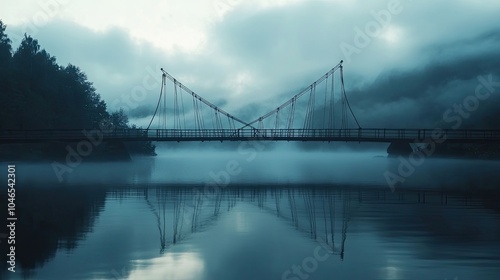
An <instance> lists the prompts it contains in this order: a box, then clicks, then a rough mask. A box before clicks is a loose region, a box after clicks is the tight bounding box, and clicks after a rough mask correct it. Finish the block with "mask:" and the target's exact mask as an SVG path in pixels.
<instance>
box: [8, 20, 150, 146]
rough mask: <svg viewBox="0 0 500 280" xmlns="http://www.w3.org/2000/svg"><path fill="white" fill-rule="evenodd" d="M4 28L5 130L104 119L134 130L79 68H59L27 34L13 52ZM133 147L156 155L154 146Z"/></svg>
mask: <svg viewBox="0 0 500 280" xmlns="http://www.w3.org/2000/svg"><path fill="white" fill-rule="evenodd" d="M5 29H6V26H5V25H4V24H3V23H2V21H0V130H7V129H70V128H71V129H80V128H81V129H83V128H98V127H99V124H100V123H102V122H103V121H106V122H107V123H109V121H111V123H112V124H113V125H114V127H115V128H130V126H129V124H128V118H127V116H126V115H125V114H124V113H123V112H121V111H118V112H113V113H109V112H107V111H106V103H105V102H104V101H103V100H101V97H100V95H99V94H98V93H97V92H96V89H95V88H94V87H93V85H92V83H91V82H89V81H88V80H87V76H86V75H85V73H83V72H82V71H81V70H80V69H79V68H78V67H77V66H75V65H71V64H69V65H67V66H60V65H58V64H57V62H56V58H55V57H53V56H51V55H50V54H49V53H47V52H46V51H45V50H44V49H41V47H40V45H39V44H38V41H37V40H36V39H34V38H32V37H31V36H27V35H25V36H24V39H23V40H22V42H21V44H20V46H19V47H18V49H17V50H15V51H13V50H12V46H11V41H10V39H9V38H8V36H7V35H6V33H5ZM131 148H132V150H131V152H138V153H146V154H154V146H153V145H151V143H149V142H148V143H135V144H132V145H131Z"/></svg>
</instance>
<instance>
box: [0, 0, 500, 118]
mask: <svg viewBox="0 0 500 280" xmlns="http://www.w3.org/2000/svg"><path fill="white" fill-rule="evenodd" d="M0 7H1V9H0V19H2V20H3V22H4V23H5V24H6V25H7V34H9V36H10V38H11V39H12V41H13V47H14V48H17V45H18V44H19V42H20V38H21V37H22V34H24V33H25V32H26V33H28V34H30V35H32V36H33V37H34V38H36V39H38V40H39V43H40V45H41V46H42V48H45V49H46V50H47V51H48V52H49V53H50V54H51V55H53V56H55V57H56V58H57V61H58V63H59V64H62V65H67V64H68V63H72V64H75V65H77V66H79V67H80V68H81V69H82V70H83V71H84V72H85V73H86V74H87V76H88V78H89V80H90V81H91V82H93V83H94V86H95V87H96V89H97V91H98V93H100V94H101V96H102V98H103V99H104V100H105V101H106V102H107V103H108V107H109V109H110V110H115V109H118V108H120V107H126V109H136V110H135V111H134V110H132V111H131V114H132V116H134V114H137V115H139V114H138V111H140V110H137V108H139V109H141V108H142V109H145V110H146V111H148V110H153V109H154V106H155V105H156V99H157V97H158V94H159V89H160V84H159V82H158V79H160V77H161V72H160V71H159V68H160V67H163V68H164V69H165V70H167V71H168V72H169V73H170V74H172V75H173V76H174V77H176V78H177V79H179V80H180V81H181V82H183V83H184V84H186V85H187V86H188V87H190V88H191V89H193V90H194V91H195V92H197V93H198V94H200V95H201V96H203V97H205V98H207V99H209V100H211V101H213V102H215V103H216V104H219V105H222V107H223V109H225V110H227V111H229V112H232V113H234V114H235V115H237V116H238V115H239V114H240V115H243V117H246V118H248V119H247V120H248V121H250V120H251V119H252V118H253V117H255V116H256V115H255V114H258V113H259V112H262V113H265V112H266V111H269V110H271V109H273V107H276V106H278V105H279V104H280V103H281V102H283V101H285V100H286V98H287V97H291V96H292V95H293V94H294V93H296V92H297V91H298V90H300V89H301V88H303V87H305V86H307V85H308V84H310V83H311V82H312V81H314V80H315V79H316V78H319V77H320V76H321V75H323V74H324V73H325V72H327V71H328V70H329V69H331V68H332V67H333V66H335V65H336V64H337V63H338V62H339V61H340V60H344V61H345V63H344V66H345V67H344V73H345V79H346V87H347V91H348V92H347V93H348V94H349V95H350V96H351V98H352V100H351V103H352V105H353V107H354V109H355V111H356V112H358V114H359V118H360V121H361V122H362V126H364V127H375V126H381V125H389V124H391V125H393V126H398V125H404V126H408V125H410V126H411V125H414V126H435V125H442V120H443V117H442V115H443V113H444V112H446V110H447V109H448V108H452V109H453V107H452V106H453V104H460V103H462V102H463V100H464V98H466V97H467V96H469V95H473V94H474V89H475V88H476V87H477V84H478V83H479V81H478V77H479V76H485V77H487V75H490V74H491V75H493V80H496V81H500V78H499V77H500V59H499V54H500V52H499V50H500V25H499V23H500V22H499V20H498V15H499V14H500V1H498V0H482V1H472V0H454V1H451V0H450V1H431V0H429V1H403V0H401V1H397V0H396V1H394V0H376V1H356V0H325V1H317V0H247V1H243V0H183V1H179V0H176V1H173V0H162V1H159V0H144V1H128V2H125V1H118V0H106V1H96V0H86V1H83V0H40V1H29V0H25V1H15V0H0ZM138 88H145V89H146V92H147V95H146V97H145V98H142V97H141V98H139V99H137V98H135V99H134V98H133V96H131V95H132V93H133V91H134V90H138ZM498 92H500V89H498V90H497V93H498ZM492 96H493V97H490V98H489V99H487V100H480V102H481V104H479V108H478V109H477V110H475V111H474V112H472V113H474V115H475V116H473V117H470V119H471V120H472V119H474V120H475V123H474V124H468V125H474V126H481V122H482V121H484V119H487V118H491V116H490V115H489V114H491V112H496V107H495V106H493V105H492V101H495V100H497V99H495V98H496V96H495V95H494V94H493V95H492ZM125 100H132V101H133V102H130V101H125ZM127 102H128V103H129V104H127ZM472 105H474V104H472ZM488 108H490V109H492V108H493V109H492V110H487V109H488ZM448 117H450V118H451V117H453V115H449V116H448ZM417 119H418V120H419V121H418V122H417V121H416V120H417ZM467 120H469V118H467ZM467 120H465V118H464V122H465V123H467V122H466V121H467ZM136 121H137V122H138V123H139V124H143V123H144V120H142V121H141V120H136ZM495 123H496V121H495ZM448 124H449V125H456V124H458V121H457V120H456V119H455V120H454V121H451V120H450V121H449V122H448Z"/></svg>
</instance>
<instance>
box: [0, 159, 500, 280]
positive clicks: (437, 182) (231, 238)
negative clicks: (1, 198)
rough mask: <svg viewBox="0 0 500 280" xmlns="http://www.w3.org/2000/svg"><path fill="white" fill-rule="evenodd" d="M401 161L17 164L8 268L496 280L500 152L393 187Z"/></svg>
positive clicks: (427, 168)
mask: <svg viewBox="0 0 500 280" xmlns="http://www.w3.org/2000/svg"><path fill="white" fill-rule="evenodd" d="M400 164H401V161H400V160H399V159H391V158H386V157H385V156H384V154H383V153H378V152H374V153H349V152H345V153H318V152H312V153H305V152H303V153H302V152H260V153H251V152H246V153H245V152H224V153H220V152H217V153H211V152H205V153H203V152H183V153H181V152H169V153H164V154H161V155H160V156H158V157H157V158H155V159H148V158H145V159H136V160H135V161H134V162H133V163H132V164H122V163H114V164H110V163H84V164H82V165H81V166H78V167H76V168H75V169H74V171H73V172H72V173H71V174H69V176H67V178H66V179H65V180H64V181H63V182H59V181H57V179H56V177H55V176H54V173H53V170H52V168H51V167H50V165H49V164H26V163H17V176H18V204H19V206H18V208H19V210H18V212H19V214H18V217H19V226H18V228H17V240H18V244H17V252H16V254H17V260H18V262H17V265H18V267H17V272H16V274H12V273H4V274H2V278H3V279H23V277H24V278H26V279H220V280H225V279H293V280H296V279H495V280H496V279H498V277H499V276H500V253H499V251H500V206H499V202H500V193H499V192H498V190H497V188H496V187H497V185H498V182H500V179H499V175H498V170H499V166H500V164H499V163H498V162H496V161H468V160H450V159H426V160H425V162H423V164H421V165H419V166H415V170H414V172H412V174H411V175H410V176H408V177H405V181H404V183H402V184H400V185H398V186H397V187H396V188H395V189H391V188H390V187H389V186H388V185H387V182H386V179H385V177H384V174H386V172H392V173H394V174H398V168H399V166H400ZM4 245H5V243H2V244H0V246H4ZM5 249H6V248H4V247H2V250H3V251H4V250H5ZM4 255H5V254H2V262H3V263H5V262H4V261H5V259H4V258H5V257H4Z"/></svg>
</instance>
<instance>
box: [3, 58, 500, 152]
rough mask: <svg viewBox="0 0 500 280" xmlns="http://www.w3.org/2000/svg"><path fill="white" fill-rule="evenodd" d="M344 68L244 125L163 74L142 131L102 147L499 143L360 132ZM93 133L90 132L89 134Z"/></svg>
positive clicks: (56, 134) (33, 139)
mask: <svg viewBox="0 0 500 280" xmlns="http://www.w3.org/2000/svg"><path fill="white" fill-rule="evenodd" d="M342 64H343V62H342V61H341V62H340V63H338V64H337V65H336V66H335V67H333V68H332V69H330V70H329V71H328V72H326V73H325V74H324V75H322V76H321V77H320V78H319V79H317V80H316V81H314V82H313V83H312V84H310V85H309V86H307V87H305V88H304V89H302V90H301V91H299V92H298V93H296V94H295V95H293V96H292V97H291V98H289V99H288V100H286V101H285V102H283V103H282V104H281V105H279V106H277V107H275V108H274V109H272V110H270V111H269V112H267V113H265V114H263V115H261V116H260V117H257V118H255V119H253V120H252V121H249V122H247V121H244V120H242V119H241V118H238V117H236V116H235V115H233V114H230V113H228V112H226V111H225V110H224V109H222V108H221V107H220V106H217V105H215V104H214V103H212V102H210V101H208V100H207V99H205V98H203V97H202V96H200V95H198V94H197V93H195V92H194V91H192V90H191V89H189V88H188V87H187V86H185V85H184V84H182V83H181V82H180V81H179V80H177V79H176V78H174V77H173V76H172V75H170V74H169V73H168V72H166V71H165V70H164V69H161V71H162V84H161V89H160V94H159V98H158V102H157V104H156V108H155V111H154V114H153V116H152V118H151V120H150V121H149V124H148V126H147V127H146V128H144V129H143V128H134V129H100V130H98V131H97V134H98V136H93V137H99V138H100V139H101V140H102V141H123V142H126V141H160V142H165V141H176V142H184V141H321V142H332V141H343V142H386V143H396V142H398V143H400V142H403V143H410V142H417V143H418V142H425V141H426V140H428V139H432V138H435V137H436V134H439V138H440V139H446V141H447V143H498V142H500V130H488V129H484V130H478V129H466V130H451V129H450V130H439V131H436V129H405V128H401V129H387V128H362V127H361V126H360V124H359V122H358V119H357V118H356V115H355V114H354V111H353V109H352V107H351V105H350V103H349V100H348V96H347V94H346V90H345V85H344V73H343V65H342ZM92 131H93V132H92ZM92 133H93V134H96V130H95V129H86V130H82V129H64V130H63V129H56V130H54V129H43V130H2V131H0V143H38V142H54V141H56V142H58V141H61V142H75V141H76V142H77V141H81V140H86V139H88V138H89V134H92Z"/></svg>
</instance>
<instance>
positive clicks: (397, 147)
mask: <svg viewBox="0 0 500 280" xmlns="http://www.w3.org/2000/svg"><path fill="white" fill-rule="evenodd" d="M412 152H413V148H412V147H411V145H410V142H409V141H394V142H391V144H390V145H389V147H388V148H387V153H388V154H389V156H409V155H410V154H411V153H412Z"/></svg>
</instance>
